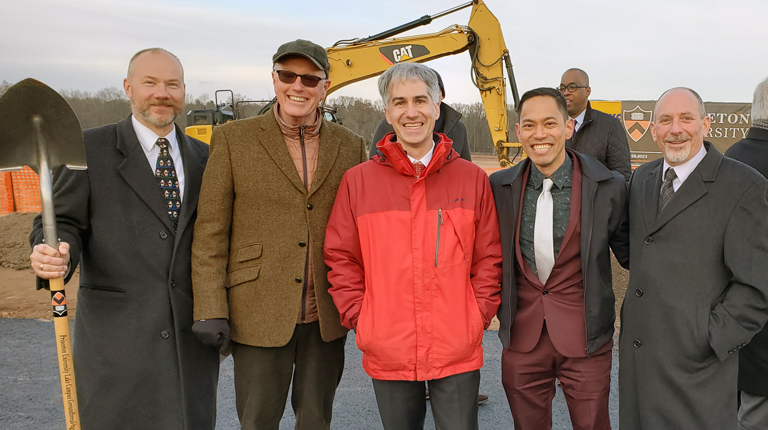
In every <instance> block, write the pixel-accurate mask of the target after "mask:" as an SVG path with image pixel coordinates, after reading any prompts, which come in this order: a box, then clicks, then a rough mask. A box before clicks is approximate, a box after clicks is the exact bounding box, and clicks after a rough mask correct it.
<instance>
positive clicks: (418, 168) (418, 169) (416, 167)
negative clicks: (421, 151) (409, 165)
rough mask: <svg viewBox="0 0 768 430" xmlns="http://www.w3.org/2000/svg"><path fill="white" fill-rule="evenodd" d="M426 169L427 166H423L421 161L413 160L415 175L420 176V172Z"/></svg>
mask: <svg viewBox="0 0 768 430" xmlns="http://www.w3.org/2000/svg"><path fill="white" fill-rule="evenodd" d="M426 169H427V166H425V165H424V164H423V163H422V162H421V161H414V162H413V170H415V171H416V177H417V178H420V177H421V174H422V173H424V170H426Z"/></svg>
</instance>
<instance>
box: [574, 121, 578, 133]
mask: <svg viewBox="0 0 768 430" xmlns="http://www.w3.org/2000/svg"><path fill="white" fill-rule="evenodd" d="M577 131H579V121H577V120H575V119H574V120H573V134H576V132H577Z"/></svg>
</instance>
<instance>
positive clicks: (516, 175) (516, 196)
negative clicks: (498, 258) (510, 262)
mask: <svg viewBox="0 0 768 430" xmlns="http://www.w3.org/2000/svg"><path fill="white" fill-rule="evenodd" d="M528 163H530V160H529V159H528V158H526V159H524V160H523V161H521V162H520V163H519V164H517V165H516V166H513V167H510V168H509V169H507V171H506V172H505V178H504V179H503V181H502V185H504V186H505V187H506V186H508V187H509V188H505V190H507V191H506V192H505V193H504V200H503V204H504V206H506V207H511V208H512V210H511V211H510V212H509V213H508V217H507V218H508V222H509V223H510V224H512V225H511V228H510V229H509V230H508V231H509V232H510V233H511V234H512V237H509V238H502V240H503V241H504V242H505V243H504V242H503V243H502V246H506V247H508V255H510V256H515V257H514V258H515V259H517V260H518V263H519V264H520V265H521V267H523V266H522V258H521V257H520V255H519V252H518V248H519V247H518V246H517V243H516V242H517V233H518V224H519V220H520V201H521V199H522V197H523V185H524V184H523V182H525V178H526V176H525V175H524V173H525V172H526V170H527V167H528Z"/></svg>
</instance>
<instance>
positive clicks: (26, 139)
mask: <svg viewBox="0 0 768 430" xmlns="http://www.w3.org/2000/svg"><path fill="white" fill-rule="evenodd" d="M33 118H38V123H39V127H40V132H41V133H42V136H39V134H40V133H38V132H37V126H36V125H35V121H33ZM40 120H41V121H40ZM40 137H41V138H42V139H39V138H40ZM40 141H42V142H43V145H42V146H43V148H42V152H43V154H41V153H40V152H41V151H40V148H39V146H38V145H39V142H40ZM41 156H45V157H46V158H47V161H48V168H49V169H56V168H57V167H59V166H67V167H68V168H70V169H73V170H83V169H85V168H86V162H85V146H84V145H83V133H82V131H81V129H80V122H79V121H78V119H77V116H76V115H75V113H74V112H73V111H72V108H71V107H70V106H69V104H68V103H67V102H66V100H64V99H63V98H62V97H61V96H60V95H59V94H58V93H57V92H56V91H54V90H53V89H51V88H50V87H48V86H47V85H45V84H44V83H42V82H40V81H37V80H35V79H32V78H27V79H24V80H23V81H21V82H19V83H17V84H16V85H14V86H12V87H10V88H8V90H7V91H6V92H5V94H3V96H2V97H0V171H10V170H19V169H21V168H22V167H23V166H25V165H26V166H29V167H31V168H32V169H33V170H34V171H35V172H37V173H38V174H39V173H40V165H41V160H40V159H41Z"/></svg>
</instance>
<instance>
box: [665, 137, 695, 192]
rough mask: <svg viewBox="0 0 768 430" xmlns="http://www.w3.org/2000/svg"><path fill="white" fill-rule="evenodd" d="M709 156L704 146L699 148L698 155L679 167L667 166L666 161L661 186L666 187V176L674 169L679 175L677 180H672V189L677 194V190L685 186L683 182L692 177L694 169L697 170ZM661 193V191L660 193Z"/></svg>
mask: <svg viewBox="0 0 768 430" xmlns="http://www.w3.org/2000/svg"><path fill="white" fill-rule="evenodd" d="M705 155H707V150H706V149H704V145H701V148H699V152H697V153H696V155H694V156H693V158H691V159H690V160H688V161H686V162H685V163H683V164H681V165H679V166H674V167H673V166H670V165H669V164H667V160H664V165H663V166H662V168H663V169H664V170H662V171H661V173H662V177H661V186H662V187H664V176H663V175H666V172H667V169H668V168H670V167H672V168H673V169H675V174H677V178H675V179H673V180H672V188H674V190H675V192H677V189H678V188H680V186H681V185H683V182H685V180H686V179H688V177H689V176H691V173H693V169H695V168H696V166H698V165H699V163H701V160H703V159H704V156H705ZM659 192H661V191H659Z"/></svg>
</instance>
